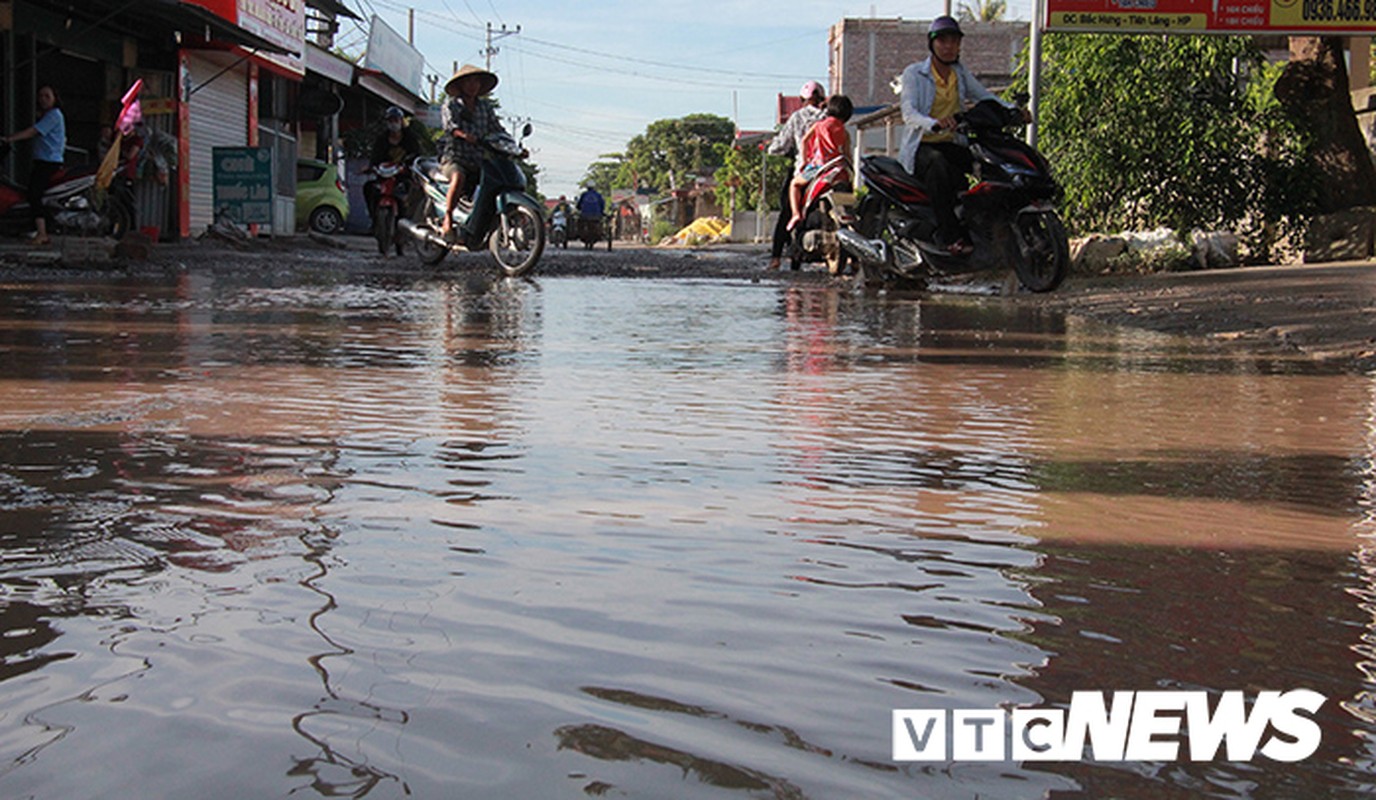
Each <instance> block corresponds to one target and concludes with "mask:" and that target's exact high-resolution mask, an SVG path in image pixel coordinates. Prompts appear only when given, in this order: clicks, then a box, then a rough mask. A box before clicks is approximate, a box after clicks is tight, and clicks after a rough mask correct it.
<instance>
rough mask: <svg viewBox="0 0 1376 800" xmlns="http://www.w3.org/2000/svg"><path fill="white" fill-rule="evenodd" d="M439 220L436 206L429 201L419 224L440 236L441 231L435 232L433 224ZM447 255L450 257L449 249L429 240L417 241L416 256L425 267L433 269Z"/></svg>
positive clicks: (426, 202) (418, 239)
mask: <svg viewBox="0 0 1376 800" xmlns="http://www.w3.org/2000/svg"><path fill="white" fill-rule="evenodd" d="M439 218H440V215H439V214H438V212H437V211H436V209H435V206H434V204H433V203H431V202H430V201H429V200H428V199H427V200H426V201H425V209H424V213H422V214H421V215H420V217H419V219H418V222H417V224H418V225H419V226H420V227H422V228H424V229H426V230H429V231H430V232H432V233H434V234H435V235H436V236H438V235H439V231H437V230H434V228H433V225H432V223H433V222H434V221H435V220H438V219H439ZM447 255H449V248H448V247H443V246H441V245H438V244H435V243H434V242H432V241H430V240H429V239H420V238H417V239H416V256H417V257H418V258H419V259H420V263H422V264H424V265H425V266H427V267H433V266H435V265H436V264H438V263H440V262H441V261H443V260H444V257H445V256H447Z"/></svg>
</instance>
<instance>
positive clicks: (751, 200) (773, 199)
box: [716, 145, 793, 214]
mask: <svg viewBox="0 0 1376 800" xmlns="http://www.w3.org/2000/svg"><path fill="white" fill-rule="evenodd" d="M717 146H718V147H720V148H721V160H722V166H721V169H719V170H717V188H716V201H717V205H719V206H721V207H722V208H723V209H725V210H726V213H728V214H730V213H731V210H732V209H731V202H732V191H731V190H732V188H735V203H736V208H737V209H739V210H750V209H758V208H759V207H760V205H761V202H760V200H761V193H762V192H761V186H760V173H761V171H763V172H764V179H765V185H764V187H763V200H764V203H763V205H764V207H765V209H777V208H778V205H779V186H780V185H781V184H782V183H783V182H784V181H786V180H788V179H789V178H790V177H792V175H793V159H792V158H791V157H789V158H780V157H777V156H769V157H767V158H766V157H764V156H762V155H761V152H760V151H759V150H756V149H755V148H753V147H752V148H749V149H745V150H737V149H736V148H734V147H729V146H726V145H717Z"/></svg>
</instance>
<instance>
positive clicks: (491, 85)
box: [444, 64, 497, 96]
mask: <svg viewBox="0 0 1376 800" xmlns="http://www.w3.org/2000/svg"><path fill="white" fill-rule="evenodd" d="M469 75H478V76H480V77H482V79H483V86H482V88H481V89H479V90H478V94H479V95H480V96H481V95H485V94H488V93H489V92H491V91H492V90H493V89H496V88H497V76H496V75H493V74H492V73H491V72H488V71H487V70H485V69H483V68H482V67H475V66H473V65H472V64H464V65H463V66H462V67H459V71H458V72H455V73H454V77H452V78H450V79H449V82H448V83H446V84H445V85H444V92H445V94H449V95H457V94H458V93H459V81H461V80H463V79H464V78H467V77H468V76H469Z"/></svg>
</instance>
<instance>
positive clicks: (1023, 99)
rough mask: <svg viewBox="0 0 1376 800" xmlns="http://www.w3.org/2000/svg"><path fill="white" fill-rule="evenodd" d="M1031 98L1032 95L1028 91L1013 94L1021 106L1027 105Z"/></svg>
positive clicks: (1014, 100) (1014, 99)
mask: <svg viewBox="0 0 1376 800" xmlns="http://www.w3.org/2000/svg"><path fill="white" fill-rule="evenodd" d="M1031 99H1032V95H1030V94H1028V93H1027V92H1018V93H1017V94H1015V95H1013V102H1014V103H1017V104H1018V105H1020V106H1025V105H1027V101H1028V100H1031Z"/></svg>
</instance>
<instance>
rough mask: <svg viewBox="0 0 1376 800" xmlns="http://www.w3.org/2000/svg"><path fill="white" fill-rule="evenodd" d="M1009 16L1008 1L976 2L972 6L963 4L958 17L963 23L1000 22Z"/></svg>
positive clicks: (979, 0) (977, 0) (989, 0)
mask: <svg viewBox="0 0 1376 800" xmlns="http://www.w3.org/2000/svg"><path fill="white" fill-rule="evenodd" d="M1007 14H1008V0H976V2H975V4H974V5H973V6H971V5H970V4H969V3H961V4H960V6H959V8H958V10H957V11H956V17H957V18H959V19H960V21H961V22H999V21H1000V20H1002V19H1003V18H1004V17H1005V16H1006V15H1007Z"/></svg>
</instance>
